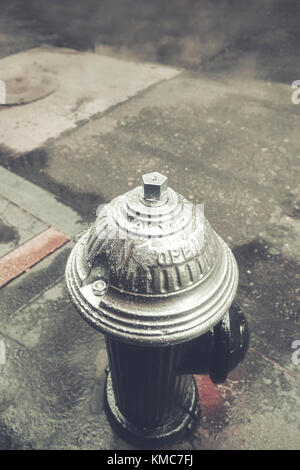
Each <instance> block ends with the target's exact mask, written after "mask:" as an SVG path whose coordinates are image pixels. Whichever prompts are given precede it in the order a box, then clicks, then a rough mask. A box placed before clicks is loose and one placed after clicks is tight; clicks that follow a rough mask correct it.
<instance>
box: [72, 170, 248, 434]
mask: <svg viewBox="0 0 300 470" xmlns="http://www.w3.org/2000/svg"><path fill="white" fill-rule="evenodd" d="M66 281H67V286H68V290H69V293H70V297H71V300H72V302H73V303H74V305H75V307H76V309H77V310H78V311H79V313H80V314H81V315H82V316H83V318H84V319H85V320H87V321H88V322H89V323H90V324H91V325H92V326H93V327H94V328H96V329H98V330H99V331H101V332H102V333H104V335H105V339H106V347H107V352H108V359H109V371H110V372H109V374H108V377H107V382H106V391H105V409H106V412H107V416H108V418H109V421H110V423H111V424H112V426H113V427H114V428H115V429H116V430H117V431H118V432H119V433H120V434H121V435H122V436H123V437H125V438H126V439H128V440H130V441H131V442H152V441H158V440H162V439H167V438H171V437H173V436H175V435H178V434H179V433H182V432H183V431H184V430H185V429H186V428H190V427H191V426H192V425H193V422H194V421H195V422H196V418H197V416H199V406H198V393H197V388H196V385H195V381H194V378H193V375H192V374H210V377H211V379H212V380H213V381H214V382H215V383H220V382H223V381H225V380H226V377H227V374H228V372H229V371H230V370H232V369H233V368H234V367H235V366H236V365H237V364H238V363H239V362H240V361H241V360H242V359H243V357H244V355H245V352H246V349H247V345H248V339H249V333H248V327H247V323H246V320H245V317H244V315H243V313H242V312H241V310H240V308H239V307H238V306H237V305H236V304H233V300H234V297H235V294H236V290H237V285H238V269H237V264H236V261H235V258H234V256H233V254H232V252H231V250H230V249H229V247H228V246H227V245H226V243H225V242H224V241H223V240H222V239H221V238H220V236H219V235H217V233H216V232H215V231H214V230H213V229H212V227H211V225H210V224H209V222H208V221H207V219H206V218H205V217H204V214H203V211H201V210H199V207H197V205H195V204H192V203H190V202H189V201H187V200H186V199H185V198H184V197H183V196H181V195H180V194H177V193H176V192H175V191H173V190H172V189H171V188H169V187H168V184H167V178H166V177H165V176H164V175H161V174H160V173H158V172H152V173H148V174H145V175H143V177H142V186H139V187H137V188H135V189H133V190H131V191H129V192H127V193H126V194H124V195H121V196H118V197H116V198H115V199H113V200H112V201H111V202H110V203H109V204H107V205H105V206H104V207H103V208H102V210H101V211H100V213H99V214H98V217H97V219H96V221H95V223H94V224H93V225H92V226H91V227H89V228H88V229H87V230H86V232H85V233H84V234H83V235H82V237H81V238H80V240H79V241H78V242H77V243H76V245H75V246H74V248H73V250H72V252H71V254H70V257H69V259H68V263H67V267H66Z"/></svg>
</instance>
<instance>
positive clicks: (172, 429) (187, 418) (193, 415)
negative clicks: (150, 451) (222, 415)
mask: <svg viewBox="0 0 300 470" xmlns="http://www.w3.org/2000/svg"><path fill="white" fill-rule="evenodd" d="M104 400H105V410H106V414H107V417H108V419H109V421H110V423H111V426H112V427H114V428H115V429H116V431H117V432H118V433H119V434H120V435H121V436H122V437H124V438H125V439H127V440H128V441H131V442H133V443H137V442H140V443H142V444H143V443H144V444H147V443H149V444H150V443H152V442H155V441H159V442H160V443H161V442H163V441H169V440H171V439H174V438H175V437H178V436H180V435H181V434H182V433H183V432H184V431H185V430H186V429H188V428H192V427H193V426H194V425H196V423H197V422H198V420H199V418H200V407H199V404H198V402H199V398H198V391H197V386H196V383H195V380H194V378H193V377H192V376H191V386H190V387H189V388H188V390H187V394H186V397H185V402H184V403H181V404H179V405H178V407H177V409H175V410H174V412H173V414H172V416H170V417H169V419H168V421H167V422H165V423H164V424H163V425H161V426H156V427H151V428H145V427H141V426H139V425H136V424H133V423H131V422H130V421H129V420H128V419H127V418H126V417H125V416H124V415H123V414H122V413H121V411H120V410H119V408H118V406H117V404H116V400H115V396H114V391H113V386H112V379H111V375H110V373H109V374H108V376H107V380H106V385H105V396H104Z"/></svg>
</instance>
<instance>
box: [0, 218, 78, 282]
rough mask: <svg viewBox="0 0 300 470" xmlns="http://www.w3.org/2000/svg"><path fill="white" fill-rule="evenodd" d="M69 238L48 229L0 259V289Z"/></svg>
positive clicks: (53, 229) (51, 228) (54, 229)
mask: <svg viewBox="0 0 300 470" xmlns="http://www.w3.org/2000/svg"><path fill="white" fill-rule="evenodd" d="M69 240H70V238H68V237H66V235H64V234H63V233H61V232H59V231H58V230H56V228H54V227H49V228H48V229H46V230H45V231H44V232H41V233H39V234H38V235H36V236H35V237H34V238H32V239H31V240H29V241H28V242H26V243H24V244H23V245H21V246H19V247H18V248H16V249H15V250H13V251H11V252H9V253H7V255H5V256H3V258H0V287H3V286H4V285H5V284H7V283H8V282H9V281H11V280H12V279H14V278H15V277H17V276H19V275H20V274H22V273H23V272H24V271H27V270H28V269H29V268H31V267H32V266H33V265H34V264H36V263H38V262H39V261H41V260H42V259H43V258H45V257H46V256H48V255H49V254H50V253H52V252H53V251H55V250H57V248H59V247H61V246H62V245H64V244H65V243H67V242H68V241H69Z"/></svg>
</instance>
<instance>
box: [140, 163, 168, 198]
mask: <svg viewBox="0 0 300 470" xmlns="http://www.w3.org/2000/svg"><path fill="white" fill-rule="evenodd" d="M142 183H143V186H142V198H143V199H144V200H145V201H148V202H151V201H153V202H155V201H156V202H163V201H165V200H166V199H167V192H168V178H167V177H166V176H164V175H162V174H161V173H159V172H158V171H153V172H152V173H146V174H144V175H143V176H142Z"/></svg>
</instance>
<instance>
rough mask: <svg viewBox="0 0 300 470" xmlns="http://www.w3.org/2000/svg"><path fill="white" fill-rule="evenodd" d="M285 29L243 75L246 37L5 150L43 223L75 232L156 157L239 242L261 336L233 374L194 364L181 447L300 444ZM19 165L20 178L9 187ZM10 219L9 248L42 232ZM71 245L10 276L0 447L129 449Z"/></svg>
mask: <svg viewBox="0 0 300 470" xmlns="http://www.w3.org/2000/svg"><path fill="white" fill-rule="evenodd" d="M276 41H277V42H276ZM278 41H279V39H278V37H277V36H276V35H275V37H273V38H271V39H270V37H264V36H262V37H261V38H260V44H261V47H260V49H259V54H260V56H259V57H260V59H259V60H258V55H259V54H258V53H257V43H253V44H251V41H250V44H249V49H248V54H249V55H250V56H252V57H253V54H254V51H255V57H256V59H257V62H255V63H253V69H252V73H251V74H250V75H249V73H248V72H247V73H246V74H243V73H241V70H243V61H244V60H245V55H244V54H243V56H242V57H241V52H240V51H239V50H238V49H234V50H232V51H231V53H228V52H226V53H224V55H221V56H219V57H218V58H217V59H216V60H215V61H212V63H211V64H209V65H207V66H206V67H205V68H203V69H201V70H198V71H193V72H181V73H178V71H177V70H174V75H172V70H171V71H170V75H169V76H168V77H166V78H167V80H164V79H163V80H160V79H158V80H157V81H155V83H154V84H152V86H151V87H149V86H148V85H149V83H148V81H147V85H146V86H145V87H144V89H143V87H140V88H139V89H137V90H136V92H135V93H134V96H131V98H130V99H127V98H126V100H125V101H123V100H122V99H120V102H119V103H114V106H113V107H110V106H109V107H108V108H107V109H106V111H105V112H104V113H102V114H99V115H98V114H96V115H95V116H94V118H93V119H90V120H88V121H87V122H85V123H83V124H80V123H78V122H77V121H76V120H75V121H74V122H75V126H77V127H74V128H72V129H71V130H69V131H68V132H65V133H63V134H61V133H60V132H59V133H58V134H56V135H53V137H55V139H53V140H48V141H45V140H43V141H42V142H40V143H37V144H35V145H34V147H33V148H32V149H31V150H30V151H28V152H26V153H24V151H23V150H22V149H21V148H19V149H17V148H16V147H15V148H14V147H13V145H12V144H10V145H9V148H8V147H7V145H8V142H6V144H5V145H6V146H5V147H4V146H2V149H1V159H2V163H3V165H5V166H6V167H7V168H8V169H9V170H10V171H9V172H7V170H6V169H2V170H1V172H0V184H1V186H0V188H2V190H1V189H0V194H1V195H2V196H3V198H4V199H6V200H8V201H10V204H12V205H14V210H15V211H16V212H20V211H21V212H22V214H23V215H24V213H23V211H25V212H26V214H28V215H27V216H26V217H29V219H28V222H26V221H25V215H24V219H18V220H19V221H21V220H24V223H25V227H26V223H27V224H28V225H27V227H28V230H29V231H30V234H32V236H33V237H34V236H37V235H38V234H39V233H41V232H42V231H43V230H45V229H46V228H47V227H49V226H53V227H55V228H56V229H58V230H59V231H60V232H61V233H63V234H64V235H65V236H66V237H68V238H70V239H72V238H73V237H74V235H75V233H76V231H77V227H79V228H80V229H82V227H84V226H85V225H86V224H87V223H88V222H89V221H91V220H93V219H94V217H95V212H96V208H97V206H98V204H100V203H102V202H106V201H109V200H110V199H111V198H112V197H115V196H117V195H118V194H120V193H122V192H124V191H127V190H129V189H131V188H132V187H134V186H135V185H137V184H139V183H140V177H141V174H142V173H145V172H149V171H152V170H157V171H160V172H162V173H165V174H166V175H168V177H169V183H170V186H171V187H173V188H174V189H175V190H177V191H178V192H180V193H182V194H184V195H185V196H186V197H188V198H189V199H191V200H193V201H195V202H199V203H203V202H204V203H205V215H206V216H207V217H208V219H209V220H210V222H211V223H212V225H213V226H214V228H215V229H216V231H217V232H218V233H219V234H220V235H221V236H222V237H223V238H224V239H225V240H226V241H227V242H228V243H229V245H230V246H231V247H232V249H233V251H234V253H235V255H236V258H237V261H238V265H239V270H240V287H239V292H238V301H239V303H240V304H241V306H242V307H243V309H244V311H245V313H246V315H247V317H248V319H249V324H250V328H251V344H250V349H249V351H248V354H247V356H246V359H245V360H244V362H243V363H242V364H241V365H240V366H239V367H238V368H237V369H236V370H235V371H234V372H233V373H232V374H231V375H230V377H229V378H228V380H227V381H226V382H225V384H224V385H220V386H216V387H215V386H213V385H212V383H211V382H210V381H209V379H208V378H207V377H204V378H203V377H197V383H198V387H199V393H200V400H201V408H202V420H201V424H200V425H199V428H198V429H197V431H196V433H193V434H192V435H187V436H186V438H185V439H184V440H183V441H181V442H179V443H175V444H173V445H172V446H171V447H172V448H174V449H191V448H199V449H239V448H241V449H284V448H285V449H297V448H299V442H300V432H299V381H300V376H299V367H300V365H299V364H296V363H295V361H294V362H293V360H292V358H293V353H294V350H293V348H292V344H293V342H294V341H295V340H299V339H300V331H299V309H298V303H297V302H299V290H298V289H299V287H298V286H299V253H300V250H299V189H298V182H299V174H298V165H297V164H298V159H299V126H300V108H299V107H297V106H296V105H293V104H292V103H291V89H290V86H289V85H286V84H284V83H283V82H280V81H279V80H277V79H275V78H274V79H273V80H272V79H271V78H270V76H271V75H272V73H273V71H274V70H275V69H276V67H277V62H276V61H277V58H276V57H275V56H274V57H275V58H274V59H272V54H271V50H272V47H273V48H274V49H273V50H276V49H277V48H278ZM280 41H281V39H280ZM254 42H255V41H254ZM270 44H271V45H270ZM251 47H252V48H253V50H252V49H251ZM286 47H288V44H287V43H286ZM262 59H264V64H265V65H264V68H262V67H261V66H259V65H258V64H259V63H260V60H262ZM289 59H290V64H293V77H292V80H291V81H293V80H294V79H296V78H299V77H300V70H299V77H297V76H296V75H295V76H294V74H296V73H298V70H295V68H294V57H293V56H291V55H290V56H289ZM121 63H123V62H122V61H121V62H120V64H121ZM287 64H288V60H287ZM136 66H137V67H138V65H136ZM291 67H292V65H291ZM276 70H277V69H276ZM268 74H269V75H268ZM120 83H122V80H120ZM46 99H48V98H46ZM49 100H50V97H49ZM38 103H39V102H38V101H37V102H36V103H35V106H38ZM40 103H42V101H41V102H40ZM26 106H27V107H30V106H33V105H32V104H28V105H25V106H24V107H23V108H24V109H25V110H26ZM45 106H46V105H45V104H43V107H45ZM20 109H21V108H20ZM18 112H20V111H18ZM22 112H24V110H23V111H22ZM5 113H6V110H4V111H3V110H2V111H1V113H0V114H1V116H4V114H5ZM9 113H10V114H11V115H13V114H14V108H11V109H10V110H9ZM1 116H0V117H1ZM21 131H22V129H21V130H20V132H21ZM62 131H65V129H63V130H62ZM4 138H5V135H4ZM29 139H30V136H29ZM10 142H12V140H11V141H10ZM3 143H5V141H4V140H3ZM16 175H19V176H20V179H18V177H17V176H16ZM8 178H12V180H11V181H13V180H14V178H15V181H17V182H18V183H16V186H15V187H14V190H13V191H12V192H11V193H8V191H9V190H10V189H9V188H11V187H13V185H12V184H11V183H9V182H8V181H9V180H8ZM24 178H25V179H24ZM29 181H30V182H31V183H29ZM28 184H33V185H32V186H30V189H28V190H27V189H26V190H24V191H23V190H22V187H23V186H22V185H28ZM28 188H29V186H28ZM32 191H33V193H34V194H35V196H34V197H31V198H30V199H28V197H29V195H30V194H33V193H32ZM35 191H36V193H35ZM44 198H46V199H44ZM45 201H46V202H45ZM51 208H53V210H52V209H51ZM43 211H44V212H43ZM7 217H8V218H7V220H6V222H7V224H8V222H9V220H11V222H10V224H11V227H10V228H9V229H7V228H6V229H5V230H6V232H3V233H6V234H7V235H6V239H5V240H6V241H5V245H2V250H3V251H2V254H5V249H4V246H6V252H7V251H9V250H11V249H15V248H16V247H17V246H18V245H19V244H22V243H24V242H25V243H26V240H28V238H29V237H30V236H31V235H29V232H28V231H27V232H26V231H25V230H23V229H22V226H24V223H20V224H18V223H17V222H16V223H15V222H13V219H12V218H10V219H9V217H10V216H7ZM18 217H19V216H18V215H16V216H15V219H14V220H17V218H18ZM26 220H27V219H26ZM7 224H6V225H7ZM14 224H15V225H14ZM68 224H70V226H71V229H70V227H69V228H68V227H67V225H68ZM22 230H23V231H22ZM78 231H79V230H78ZM17 232H18V235H16V234H17ZM71 246H72V242H71V241H70V242H68V243H66V244H65V245H64V246H63V247H61V248H59V249H58V250H57V251H55V252H54V253H53V254H51V255H50V256H48V257H46V258H44V259H43V261H41V262H40V263H38V264H36V265H35V266H34V267H32V268H31V269H30V271H28V272H26V273H25V274H23V275H22V276H21V277H18V278H16V279H15V280H13V281H11V282H10V283H8V284H7V285H6V286H4V287H3V288H2V289H1V290H0V311H1V320H0V321H1V323H0V331H1V335H0V339H2V340H3V341H4V342H5V345H6V364H3V365H0V372H1V373H0V390H1V392H0V396H1V401H0V409H1V417H0V447H1V446H2V448H19V449H21V448H22V449H23V448H26V449H27V448H34V449H56V448H63V449H121V448H125V449H127V448H128V449H129V448H131V446H129V445H127V444H126V443H125V442H123V441H122V440H120V439H119V438H118V437H117V436H116V435H115V434H114V433H113V432H112V431H111V429H110V427H109V425H108V423H107V421H106V417H105V415H104V411H103V404H102V394H103V384H104V379H105V366H106V363H107V359H106V355H105V351H104V343H103V337H102V336H101V335H100V334H99V333H97V332H96V331H93V330H92V328H91V327H90V326H88V325H86V324H85V323H84V322H83V320H81V319H80V317H79V316H78V315H77V314H76V313H75V311H74V310H73V308H72V307H71V305H70V302H69V300H68V296H67V293H66V291H65V288H64V281H63V279H62V276H63V271H64V266H65V262H66V258H67V256H68V253H69V251H70V247H71Z"/></svg>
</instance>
